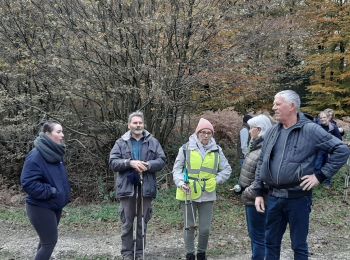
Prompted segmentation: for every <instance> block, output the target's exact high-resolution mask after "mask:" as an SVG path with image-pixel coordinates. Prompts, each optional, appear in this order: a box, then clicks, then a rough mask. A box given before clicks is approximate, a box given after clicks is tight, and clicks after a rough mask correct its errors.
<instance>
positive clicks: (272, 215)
mask: <svg viewBox="0 0 350 260" xmlns="http://www.w3.org/2000/svg"><path fill="white" fill-rule="evenodd" d="M311 205H312V198H311V196H303V197H299V198H277V197H273V196H269V198H268V202H267V212H266V234H265V235H266V236H265V238H266V259H268V260H275V259H280V251H281V241H282V237H283V234H284V232H285V231H286V227H287V224H289V229H290V239H291V242H292V249H293V251H294V260H304V259H308V255H309V253H308V245H307V235H308V233H309V216H310V212H311Z"/></svg>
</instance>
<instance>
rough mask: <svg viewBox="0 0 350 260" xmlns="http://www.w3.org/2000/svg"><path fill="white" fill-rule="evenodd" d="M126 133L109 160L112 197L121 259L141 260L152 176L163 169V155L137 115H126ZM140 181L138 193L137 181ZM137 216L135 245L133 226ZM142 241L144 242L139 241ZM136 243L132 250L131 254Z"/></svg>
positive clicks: (153, 187)
mask: <svg viewBox="0 0 350 260" xmlns="http://www.w3.org/2000/svg"><path fill="white" fill-rule="evenodd" d="M128 128H129V131H128V132H126V133H125V134H124V135H123V136H122V137H121V138H119V139H118V140H117V141H116V142H115V145H114V146H113V148H112V150H111V153H110V156H109V166H110V169H111V170H112V171H113V172H115V173H118V175H117V178H116V195H117V198H118V199H119V200H120V219H121V222H122V234H121V240H122V249H121V254H122V256H123V259H126V260H129V259H130V260H131V259H138V260H141V259H143V245H144V244H145V236H144V237H143V236H142V234H146V228H147V223H148V221H149V220H150V219H151V216H152V200H153V199H154V198H155V197H156V193H157V182H156V172H157V171H160V170H161V169H162V168H163V167H164V166H165V160H166V158H165V154H164V152H163V149H162V147H161V145H160V143H159V142H158V140H157V139H156V138H154V137H153V136H152V135H151V134H150V133H149V132H148V131H146V130H145V129H144V116H143V113H142V112H140V111H137V112H134V113H132V114H130V115H129V119H128ZM141 178H142V183H143V185H142V190H141V185H140V180H141ZM141 198H142V200H143V203H142V204H143V213H144V223H143V224H144V232H142V216H141V212H142V209H141ZM136 215H137V228H136V227H135V228H136V233H137V237H136V241H135V240H134V239H133V228H134V227H133V222H134V219H135V217H136ZM143 239H144V240H143ZM135 243H136V250H134V247H135Z"/></svg>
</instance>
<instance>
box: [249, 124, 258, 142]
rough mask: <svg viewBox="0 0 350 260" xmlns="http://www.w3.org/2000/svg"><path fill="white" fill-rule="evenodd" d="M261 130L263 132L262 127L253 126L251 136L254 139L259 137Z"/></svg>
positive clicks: (250, 130) (250, 131)
mask: <svg viewBox="0 0 350 260" xmlns="http://www.w3.org/2000/svg"><path fill="white" fill-rule="evenodd" d="M260 132H261V128H260V127H251V128H250V129H249V134H250V138H251V139H252V140H254V139H257V138H258V137H259V134H260Z"/></svg>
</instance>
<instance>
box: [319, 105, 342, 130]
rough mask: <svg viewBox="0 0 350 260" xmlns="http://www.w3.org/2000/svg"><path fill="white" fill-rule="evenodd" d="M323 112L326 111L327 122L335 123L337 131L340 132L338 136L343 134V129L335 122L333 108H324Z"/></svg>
mask: <svg viewBox="0 0 350 260" xmlns="http://www.w3.org/2000/svg"><path fill="white" fill-rule="evenodd" d="M324 112H326V114H327V116H328V118H329V122H330V123H332V124H333V125H335V126H336V127H338V130H339V133H340V136H344V134H345V132H344V129H343V128H342V127H339V126H338V124H337V122H336V121H335V120H334V118H335V117H334V110H333V109H331V108H326V109H325V110H324Z"/></svg>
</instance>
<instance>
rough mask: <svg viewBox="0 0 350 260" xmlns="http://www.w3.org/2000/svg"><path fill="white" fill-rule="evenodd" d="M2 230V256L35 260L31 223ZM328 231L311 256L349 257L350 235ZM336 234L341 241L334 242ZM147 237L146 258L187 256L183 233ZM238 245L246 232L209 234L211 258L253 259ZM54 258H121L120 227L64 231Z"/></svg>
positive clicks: (0, 225)
mask: <svg viewBox="0 0 350 260" xmlns="http://www.w3.org/2000/svg"><path fill="white" fill-rule="evenodd" d="M0 232H1V233H0V234H1V235H0V259H4V260H5V259H7V260H10V259H33V256H34V250H35V247H36V244H37V237H36V234H35V232H34V231H33V230H32V229H31V227H30V226H22V227H20V226H15V225H11V224H8V223H4V222H1V221H0ZM327 232H329V231H327ZM327 232H326V231H325V230H320V232H317V233H311V234H310V238H309V240H310V248H311V251H312V253H313V255H312V256H311V258H310V259H314V260H315V259H344V260H345V259H350V243H349V241H350V240H349V234H345V235H344V234H343V235H341V236H340V235H339V233H338V234H337V233H336V232H333V234H329V233H327ZM334 235H335V236H334ZM285 237H286V241H284V243H283V250H282V259H285V260H290V259H292V257H291V256H292V252H291V250H290V249H289V240H288V235H287V234H286V236H285ZM334 237H337V238H338V240H337V241H335V240H334ZM148 239H149V241H150V242H149V243H148V245H147V252H146V258H147V259H149V260H160V259H169V260H175V259H184V257H183V255H184V253H183V250H182V248H183V241H182V232H180V231H178V230H171V231H167V232H162V233H161V234H159V232H158V233H157V232H155V230H150V232H149V234H148ZM242 240H243V241H242ZM239 244H243V245H244V244H245V245H248V244H249V240H248V239H247V238H246V236H245V234H240V235H239V234H237V235H236V237H234V236H229V235H225V237H222V236H220V235H218V234H215V233H214V234H212V235H211V237H210V248H213V247H219V248H222V250H223V252H224V256H219V257H217V256H215V258H214V257H212V258H209V259H217V260H229V259H230V260H231V259H232V260H235V259H236V260H245V259H247V260H248V259H250V255H249V248H247V246H242V247H241V248H240V249H239ZM230 245H232V248H235V249H232V251H235V252H230V251H231V250H229V248H230ZM237 246H238V247H237ZM230 254H231V256H230ZM53 257H54V259H100V260H102V259H116V260H117V259H121V257H120V236H119V234H118V231H117V230H107V231H93V232H92V231H88V230H75V231H69V230H61V231H60V237H59V242H58V244H57V246H56V248H55V251H54V254H53Z"/></svg>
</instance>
